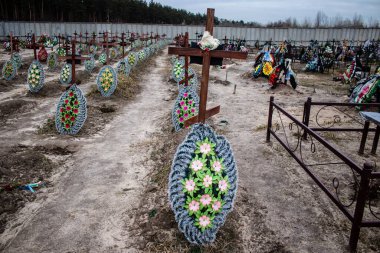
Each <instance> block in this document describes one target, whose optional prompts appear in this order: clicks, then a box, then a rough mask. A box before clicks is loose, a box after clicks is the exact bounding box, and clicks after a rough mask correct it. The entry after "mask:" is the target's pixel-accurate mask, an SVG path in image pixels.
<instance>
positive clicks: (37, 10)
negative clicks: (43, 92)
mask: <svg viewBox="0 0 380 253" xmlns="http://www.w3.org/2000/svg"><path fill="white" fill-rule="evenodd" d="M0 20H2V21H31V22H34V21H49V22H112V23H150V24H177V25H178V24H183V25H203V24H205V22H206V15H205V14H200V13H191V12H189V11H186V10H183V9H176V8H172V7H170V6H165V5H162V4H160V3H156V2H154V1H153V0H151V1H150V2H147V1H143V0H11V1H10V0H0ZM214 22H215V25H223V26H244V27H281V28H290V27H299V28H311V27H317V28H320V27H337V28H340V27H349V28H364V27H375V28H379V27H380V25H379V21H378V20H375V19H371V20H369V22H367V23H365V22H364V21H363V17H362V16H361V15H355V16H354V17H353V18H352V19H348V18H343V17H341V16H336V17H333V18H329V17H328V16H327V15H326V14H324V13H323V12H322V11H319V12H318V13H317V15H316V17H315V19H314V20H312V19H310V18H305V19H304V20H303V21H302V22H299V21H298V20H297V19H295V18H287V19H285V20H278V21H275V22H269V23H268V24H265V25H264V24H261V23H258V22H253V21H252V22H244V21H243V20H240V21H236V20H227V19H219V18H218V17H215V20H214Z"/></svg>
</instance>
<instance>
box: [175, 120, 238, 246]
mask: <svg viewBox="0 0 380 253" xmlns="http://www.w3.org/2000/svg"><path fill="white" fill-rule="evenodd" d="M237 174H238V173H237V169H236V164H235V159H234V156H233V153H232V150H231V147H230V144H229V143H228V141H227V140H226V139H225V138H224V137H223V136H219V135H217V134H216V133H215V132H214V131H213V130H212V129H211V128H210V127H209V126H208V125H203V124H196V125H194V126H193V127H192V129H191V131H190V133H189V134H188V135H187V137H186V139H185V140H184V141H183V142H182V144H181V145H180V146H179V147H178V148H177V152H176V154H175V156H174V160H173V163H172V167H171V172H170V175H169V185H168V187H169V189H168V191H169V201H170V204H171V207H172V209H173V211H174V214H175V220H176V221H177V222H178V228H179V230H180V231H181V232H182V233H183V234H184V235H185V237H186V239H187V240H188V241H189V242H190V243H193V244H197V245H206V244H210V243H212V242H213V241H214V240H215V238H216V234H217V232H218V230H219V228H220V227H221V226H222V225H223V224H224V222H225V220H226V217H227V214H228V213H229V212H231V210H232V208H233V203H234V200H235V196H236V190H237V181H238V177H237Z"/></svg>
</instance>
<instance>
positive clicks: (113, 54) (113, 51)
mask: <svg viewBox="0 0 380 253" xmlns="http://www.w3.org/2000/svg"><path fill="white" fill-rule="evenodd" d="M109 56H110V58H111V59H116V58H117V56H118V52H117V49H116V48H114V47H112V48H110V49H109Z"/></svg>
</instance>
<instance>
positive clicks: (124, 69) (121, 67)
mask: <svg viewBox="0 0 380 253" xmlns="http://www.w3.org/2000/svg"><path fill="white" fill-rule="evenodd" d="M130 72H131V66H129V64H128V61H127V60H125V59H122V60H120V61H119V63H118V64H117V74H118V76H119V75H120V76H129V73H130Z"/></svg>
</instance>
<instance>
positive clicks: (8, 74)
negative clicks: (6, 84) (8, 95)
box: [2, 60, 17, 81]
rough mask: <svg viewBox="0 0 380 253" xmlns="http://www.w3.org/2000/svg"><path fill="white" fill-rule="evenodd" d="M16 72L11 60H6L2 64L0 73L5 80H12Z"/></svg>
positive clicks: (14, 64)
mask: <svg viewBox="0 0 380 253" xmlns="http://www.w3.org/2000/svg"><path fill="white" fill-rule="evenodd" d="M16 73H17V66H16V63H15V62H14V61H12V60H9V61H6V62H5V63H4V65H3V70H2V74H3V77H4V79H5V80H7V81H10V80H12V79H13V78H14V77H15V76H16Z"/></svg>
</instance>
